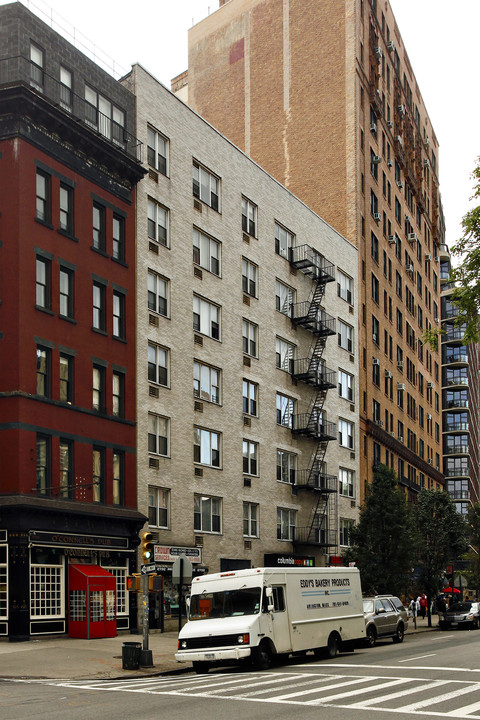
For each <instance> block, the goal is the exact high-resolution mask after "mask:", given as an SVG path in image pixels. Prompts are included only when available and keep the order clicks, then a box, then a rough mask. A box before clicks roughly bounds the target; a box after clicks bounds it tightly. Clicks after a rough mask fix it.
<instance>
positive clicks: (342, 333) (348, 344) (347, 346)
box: [338, 320, 353, 353]
mask: <svg viewBox="0 0 480 720" xmlns="http://www.w3.org/2000/svg"><path fill="white" fill-rule="evenodd" d="M338 345H339V347H341V348H343V349H344V350H348V352H350V353H351V352H353V328H352V327H351V325H347V324H346V323H344V322H343V320H339V321H338Z"/></svg>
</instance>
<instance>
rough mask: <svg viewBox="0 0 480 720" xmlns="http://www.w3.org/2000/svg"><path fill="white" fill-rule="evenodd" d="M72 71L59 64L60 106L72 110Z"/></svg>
mask: <svg viewBox="0 0 480 720" xmlns="http://www.w3.org/2000/svg"><path fill="white" fill-rule="evenodd" d="M72 86H73V82H72V73H71V72H70V70H67V68H66V67H63V65H60V106H61V107H62V108H63V109H64V110H68V112H71V110H72Z"/></svg>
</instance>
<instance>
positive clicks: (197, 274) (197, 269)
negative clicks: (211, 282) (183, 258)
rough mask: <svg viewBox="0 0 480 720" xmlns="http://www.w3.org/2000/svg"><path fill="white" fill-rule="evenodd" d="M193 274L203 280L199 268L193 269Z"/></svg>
mask: <svg viewBox="0 0 480 720" xmlns="http://www.w3.org/2000/svg"><path fill="white" fill-rule="evenodd" d="M193 274H194V275H195V277H197V278H200V280H203V272H202V271H201V270H200V268H198V267H194V268H193Z"/></svg>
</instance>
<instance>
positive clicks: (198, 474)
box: [194, 467, 203, 477]
mask: <svg viewBox="0 0 480 720" xmlns="http://www.w3.org/2000/svg"><path fill="white" fill-rule="evenodd" d="M194 474H195V477H203V468H197V467H196V468H195V473H194Z"/></svg>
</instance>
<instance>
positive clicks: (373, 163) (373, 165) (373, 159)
mask: <svg viewBox="0 0 480 720" xmlns="http://www.w3.org/2000/svg"><path fill="white" fill-rule="evenodd" d="M370 172H371V173H372V175H373V177H374V179H375V180H378V161H377V153H376V152H375V151H374V150H373V148H370Z"/></svg>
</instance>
